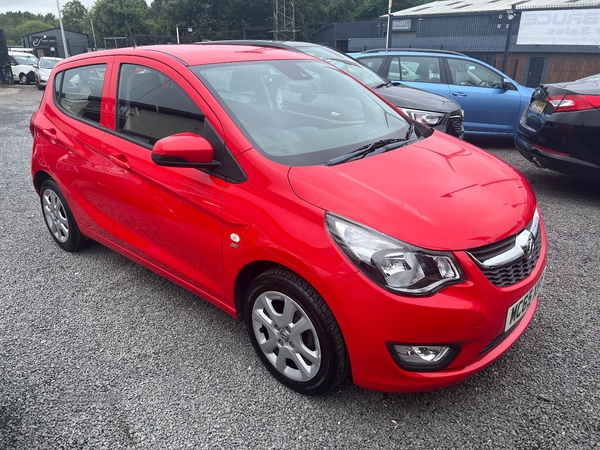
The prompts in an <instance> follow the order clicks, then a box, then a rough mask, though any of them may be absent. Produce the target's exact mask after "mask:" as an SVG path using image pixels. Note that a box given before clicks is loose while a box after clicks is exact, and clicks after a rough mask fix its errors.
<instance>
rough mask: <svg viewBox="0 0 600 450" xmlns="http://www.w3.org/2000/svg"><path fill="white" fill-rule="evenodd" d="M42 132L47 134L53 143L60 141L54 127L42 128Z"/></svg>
mask: <svg viewBox="0 0 600 450" xmlns="http://www.w3.org/2000/svg"><path fill="white" fill-rule="evenodd" d="M42 134H43V135H44V136H46V137H47V138H48V140H49V141H50V142H51V143H52V144H56V143H57V142H58V138H57V137H56V130H55V129H54V128H49V129H47V128H42Z"/></svg>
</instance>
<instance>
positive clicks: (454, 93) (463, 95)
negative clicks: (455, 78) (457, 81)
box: [452, 92, 467, 97]
mask: <svg viewBox="0 0 600 450" xmlns="http://www.w3.org/2000/svg"><path fill="white" fill-rule="evenodd" d="M452 95H454V96H455V97H466V96H467V94H465V93H464V92H453V93H452Z"/></svg>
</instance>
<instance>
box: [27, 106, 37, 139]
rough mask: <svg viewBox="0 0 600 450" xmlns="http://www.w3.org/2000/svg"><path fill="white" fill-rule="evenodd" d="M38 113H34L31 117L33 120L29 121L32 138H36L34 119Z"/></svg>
mask: <svg viewBox="0 0 600 450" xmlns="http://www.w3.org/2000/svg"><path fill="white" fill-rule="evenodd" d="M36 113H37V111H36V112H34V113H33V114H32V115H31V119H29V132H30V133H31V136H32V137H35V125H34V124H33V119H35V114H36Z"/></svg>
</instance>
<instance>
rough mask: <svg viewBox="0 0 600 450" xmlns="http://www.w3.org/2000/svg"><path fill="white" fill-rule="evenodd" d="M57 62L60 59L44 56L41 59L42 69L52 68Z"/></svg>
mask: <svg viewBox="0 0 600 450" xmlns="http://www.w3.org/2000/svg"><path fill="white" fill-rule="evenodd" d="M57 62H58V59H45V58H42V59H40V69H52V68H53V67H54V66H55V65H56V63H57Z"/></svg>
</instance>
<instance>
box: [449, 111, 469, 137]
mask: <svg viewBox="0 0 600 450" xmlns="http://www.w3.org/2000/svg"><path fill="white" fill-rule="evenodd" d="M464 132H465V129H464V127H463V116H462V114H461V113H460V112H458V113H456V112H453V113H451V114H450V117H449V118H448V123H447V124H446V133H448V134H449V135H451V136H456V137H460V136H462V135H463V134H464Z"/></svg>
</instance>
